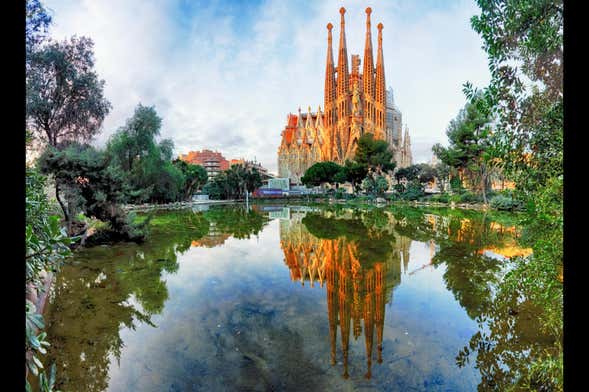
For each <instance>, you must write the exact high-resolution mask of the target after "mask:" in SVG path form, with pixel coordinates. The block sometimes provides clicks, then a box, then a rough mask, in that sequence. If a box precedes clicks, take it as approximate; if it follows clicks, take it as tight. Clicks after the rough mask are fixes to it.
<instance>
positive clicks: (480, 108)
mask: <svg viewBox="0 0 589 392" xmlns="http://www.w3.org/2000/svg"><path fill="white" fill-rule="evenodd" d="M484 102H485V101H484V97H483V96H482V95H480V94H479V95H477V96H476V97H473V98H472V100H471V101H469V102H467V103H466V105H465V107H464V108H463V109H462V110H461V111H460V113H459V114H458V116H457V117H456V118H455V119H453V120H452V121H450V125H449V126H448V129H447V130H446V135H447V136H448V141H449V146H448V147H443V146H442V145H440V144H439V143H438V144H436V145H435V146H434V147H433V148H432V150H433V151H434V153H435V154H436V156H437V157H438V158H439V159H440V160H441V161H442V162H443V163H445V164H446V165H448V166H451V167H454V168H456V169H457V170H459V171H462V172H463V173H464V174H465V175H466V176H467V177H468V178H469V179H470V182H471V183H472V184H473V185H474V186H475V187H476V189H477V190H479V191H480V192H481V193H482V196H483V201H484V203H485V204H487V190H488V188H489V186H490V184H489V178H490V175H491V174H492V172H493V168H494V162H496V159H495V158H496V157H497V155H496V154H495V153H494V152H495V149H494V148H493V145H492V140H491V122H492V120H493V118H492V115H491V112H490V109H489V108H488V107H487V106H486V105H485V104H484Z"/></svg>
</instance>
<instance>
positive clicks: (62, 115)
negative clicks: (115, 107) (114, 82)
mask: <svg viewBox="0 0 589 392" xmlns="http://www.w3.org/2000/svg"><path fill="white" fill-rule="evenodd" d="M93 47H94V43H93V42H92V40H91V39H89V38H85V37H80V38H77V37H72V38H70V39H69V40H65V41H63V42H49V43H48V44H46V45H44V46H42V47H40V48H38V49H37V50H33V51H32V53H30V56H29V65H30V67H29V69H28V70H27V76H26V89H27V94H26V96H27V105H26V108H27V123H28V125H29V127H30V128H31V129H32V130H33V131H34V132H36V133H37V135H38V136H40V137H41V138H42V140H44V141H45V142H47V143H48V144H49V145H51V146H53V147H58V146H59V145H60V144H61V143H65V142H72V141H78V142H86V141H88V140H90V139H91V138H92V137H93V136H94V135H96V133H98V131H99V129H100V127H101V125H102V122H103V120H104V118H105V117H106V115H107V114H108V113H109V111H110V108H111V105H110V103H109V102H108V101H107V100H106V98H105V97H104V81H103V80H99V79H98V75H97V74H96V72H95V71H94V51H93Z"/></svg>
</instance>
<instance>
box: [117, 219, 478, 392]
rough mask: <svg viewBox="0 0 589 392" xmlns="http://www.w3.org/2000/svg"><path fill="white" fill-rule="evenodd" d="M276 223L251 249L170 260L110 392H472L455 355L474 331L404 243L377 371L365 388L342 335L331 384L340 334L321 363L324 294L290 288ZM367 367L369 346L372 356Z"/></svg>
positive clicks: (436, 274) (360, 354) (421, 248)
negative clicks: (174, 265)
mask: <svg viewBox="0 0 589 392" xmlns="http://www.w3.org/2000/svg"><path fill="white" fill-rule="evenodd" d="M279 239H280V236H279V220H273V221H271V222H270V223H269V224H268V225H267V226H266V227H265V228H264V229H263V231H262V232H261V233H260V234H259V236H258V237H256V236H251V238H250V239H246V240H237V239H234V238H229V239H228V240H227V241H226V242H225V243H224V244H223V245H222V246H218V247H214V248H204V247H191V248H190V249H189V250H188V251H187V252H185V253H184V254H181V255H178V263H179V265H180V268H179V270H178V271H177V272H176V273H174V274H167V273H165V274H164V275H163V276H162V279H163V280H165V281H166V283H167V287H168V292H169V298H168V300H167V302H166V304H165V307H164V310H163V312H162V313H161V314H159V315H155V316H153V317H152V321H153V323H154V324H155V325H156V326H157V328H153V327H150V326H148V325H145V324H140V323H138V326H137V329H136V330H129V329H127V328H124V329H123V330H122V331H121V338H122V340H123V341H124V342H125V347H124V348H123V351H122V355H121V358H120V365H117V363H116V361H112V362H111V368H110V383H109V390H112V391H126V390H141V391H151V390H153V391H160V390H171V391H175V390H178V391H180V390H219V389H226V388H229V389H231V390H234V389H239V388H242V389H250V388H258V389H261V390H264V389H267V388H269V387H273V388H275V389H279V390H284V389H297V390H326V389H327V388H328V387H329V389H330V390H347V389H349V388H351V387H354V388H361V387H377V388H378V389H386V390H406V389H407V388H409V387H410V386H411V387H413V388H415V389H416V390H472V389H474V388H475V386H476V385H477V384H478V381H479V376H478V374H477V373H476V371H475V370H474V369H473V368H472V367H468V366H467V367H466V368H464V369H458V368H457V366H456V365H455V356H456V354H457V353H458V351H459V350H460V349H461V348H462V347H463V346H464V345H465V344H466V343H468V340H469V339H470V337H471V335H472V334H473V333H474V332H475V331H476V324H475V323H474V322H473V321H472V320H470V319H469V318H468V316H467V315H466V312H465V311H464V310H463V309H462V308H461V307H460V305H459V304H458V302H457V301H456V300H455V299H454V297H453V295H452V293H451V292H449V291H448V290H447V289H446V287H445V284H444V282H443V278H442V275H443V273H444V268H445V266H444V265H440V266H438V267H434V266H428V267H426V268H423V269H420V270H419V271H417V272H415V273H414V274H412V275H409V274H408V273H407V272H411V271H414V270H418V269H419V268H420V267H422V266H423V265H424V264H428V263H429V261H430V246H429V243H420V242H415V241H414V242H412V245H411V247H410V260H409V264H408V268H407V271H406V273H405V274H404V275H403V276H402V283H401V284H400V285H399V286H397V287H396V288H395V290H394V293H393V298H392V303H389V304H387V305H386V313H385V326H384V343H383V363H382V364H378V363H376V360H374V361H373V366H372V379H371V380H365V379H363V377H362V376H363V375H364V373H365V372H366V358H365V345H364V336H363V334H362V335H361V336H360V337H359V338H358V339H357V340H354V338H353V335H351V336H350V354H349V355H350V357H349V373H350V379H349V380H344V379H343V378H342V377H341V374H342V373H343V369H342V363H341V361H342V352H341V335H340V330H339V328H338V336H337V340H338V344H337V353H336V355H337V361H338V363H337V364H336V365H335V366H331V365H330V344H329V329H328V327H329V322H328V314H327V301H326V292H325V288H320V287H319V285H315V287H314V288H311V287H309V284H308V283H306V284H305V286H304V287H303V286H301V284H300V282H292V281H291V280H290V274H289V269H288V268H287V266H286V265H285V264H284V261H283V260H284V255H283V253H282V250H281V248H280V242H279ZM373 356H374V359H376V345H375V347H374V348H373Z"/></svg>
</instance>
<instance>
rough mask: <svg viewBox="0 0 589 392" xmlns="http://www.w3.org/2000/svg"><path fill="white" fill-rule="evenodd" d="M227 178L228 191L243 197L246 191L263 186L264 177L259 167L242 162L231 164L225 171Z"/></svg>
mask: <svg viewBox="0 0 589 392" xmlns="http://www.w3.org/2000/svg"><path fill="white" fill-rule="evenodd" d="M225 178H226V188H227V189H228V193H229V194H230V195H232V196H234V197H237V198H242V197H244V196H245V193H246V192H250V191H253V190H254V189H256V188H259V187H260V186H262V177H261V176H260V172H259V171H258V169H256V168H255V167H250V166H246V165H242V164H238V165H231V167H230V168H229V169H227V170H226V171H225Z"/></svg>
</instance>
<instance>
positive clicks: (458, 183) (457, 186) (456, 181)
mask: <svg viewBox="0 0 589 392" xmlns="http://www.w3.org/2000/svg"><path fill="white" fill-rule="evenodd" d="M450 189H451V190H452V192H454V193H462V192H464V186H463V185H462V180H461V179H460V177H459V176H457V175H456V176H453V177H451V178H450Z"/></svg>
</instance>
